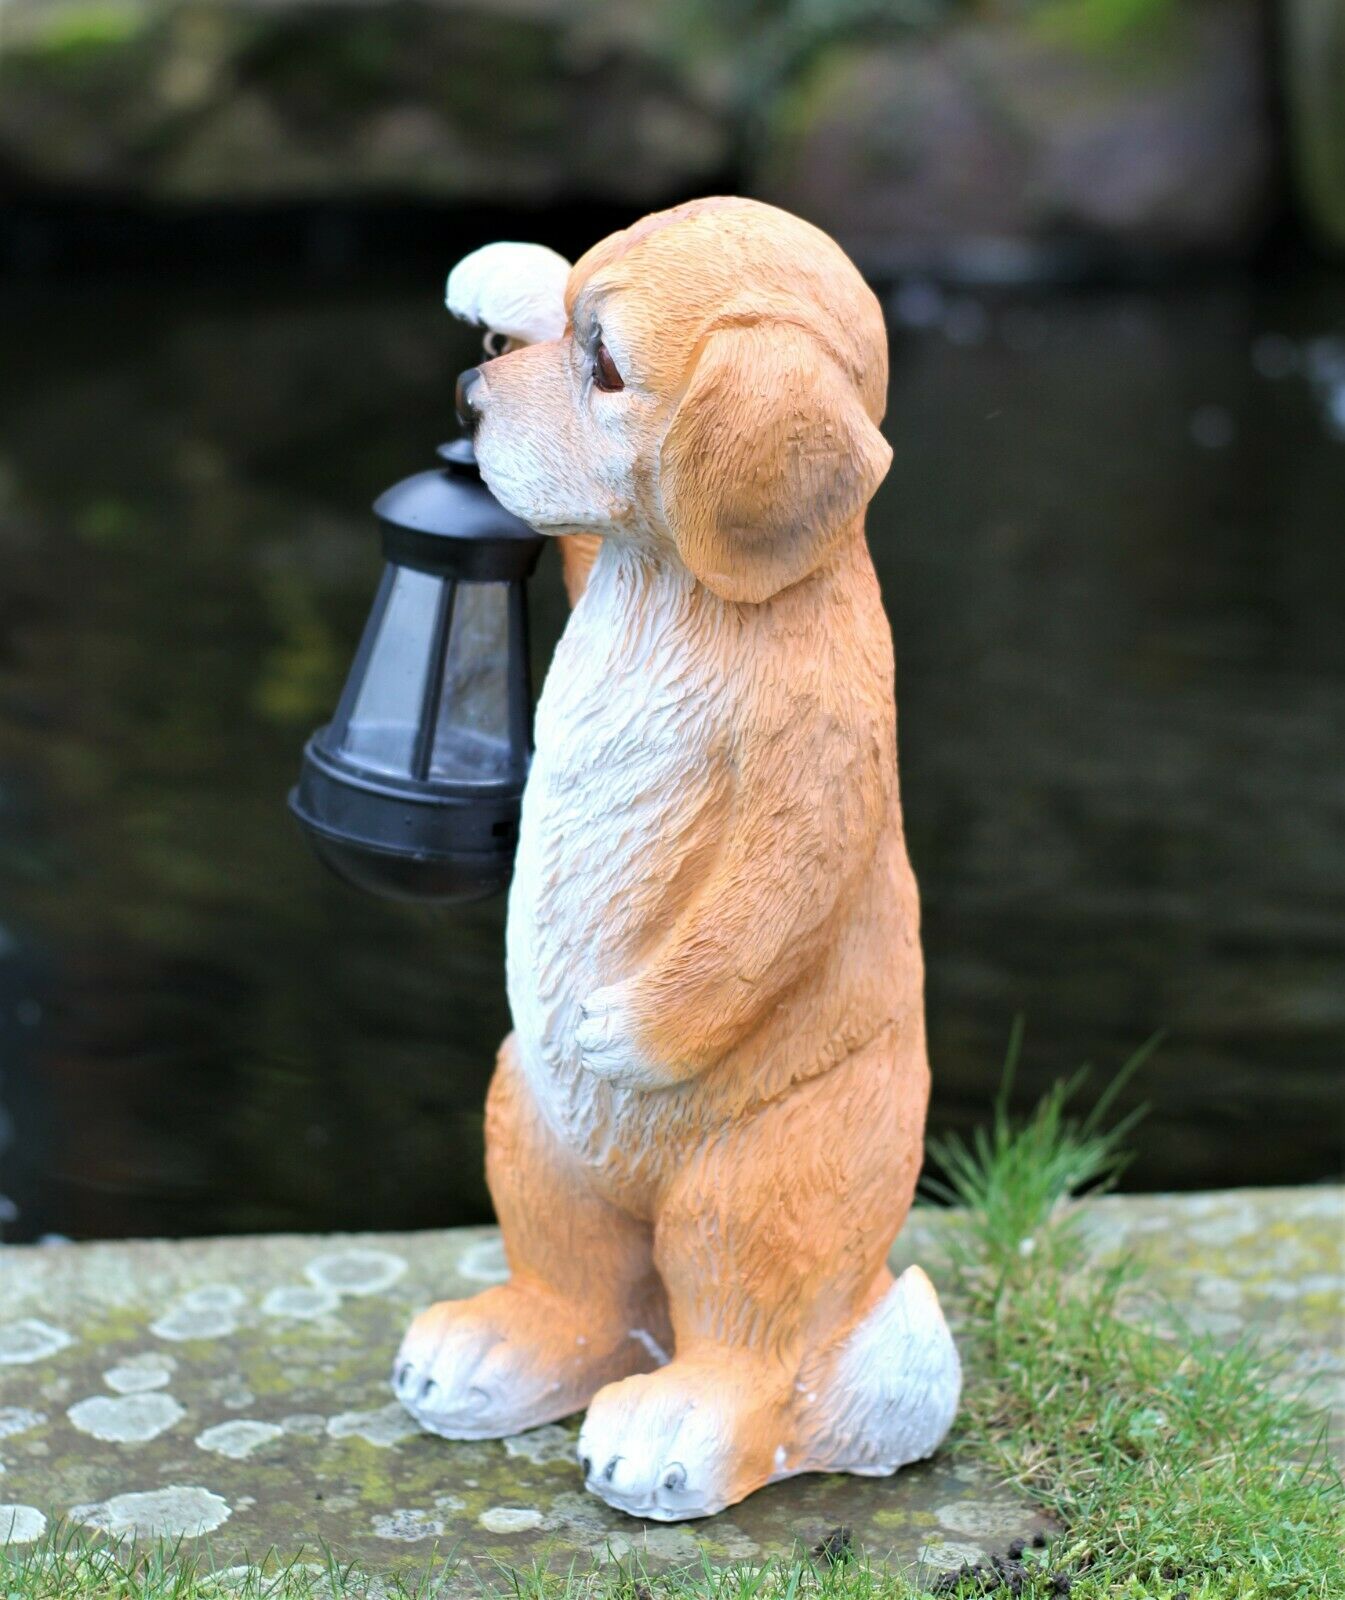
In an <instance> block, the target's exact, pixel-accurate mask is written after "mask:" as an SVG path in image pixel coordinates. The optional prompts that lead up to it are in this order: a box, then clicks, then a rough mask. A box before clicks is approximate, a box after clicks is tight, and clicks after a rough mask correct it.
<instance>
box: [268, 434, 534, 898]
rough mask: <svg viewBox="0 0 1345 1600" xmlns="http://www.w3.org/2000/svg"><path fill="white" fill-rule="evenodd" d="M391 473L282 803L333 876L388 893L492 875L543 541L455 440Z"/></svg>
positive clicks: (516, 789)
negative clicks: (350, 629)
mask: <svg viewBox="0 0 1345 1600" xmlns="http://www.w3.org/2000/svg"><path fill="white" fill-rule="evenodd" d="M439 456H440V459H441V461H442V463H443V464H442V466H440V467H439V468H438V469H434V470H431V471H429V472H419V473H416V474H415V476H413V477H410V478H406V479H404V480H403V481H402V482H401V483H398V484H395V485H394V486H393V487H392V488H391V489H389V490H388V491H387V492H386V493H385V494H383V495H382V496H380V498H379V499H378V500H377V501H376V503H375V505H374V515H375V516H376V517H377V518H378V520H379V522H380V524H381V527H382V539H383V555H384V558H385V563H386V564H385V566H384V568H383V576H382V580H381V581H380V583H379V586H378V594H377V597H376V598H375V600H374V606H373V610H372V611H371V613H370V615H369V620H368V622H367V623H366V624H365V628H364V635H363V637H362V639H361V640H360V646H359V649H358V651H357V652H356V655H355V661H354V664H353V666H352V667H351V669H350V676H349V677H348V678H347V680H346V685H345V688H344V690H343V691H342V694H341V699H340V703H339V704H338V706H337V708H336V713H335V715H334V716H333V717H332V720H331V721H330V722H329V723H328V724H327V726H326V727H324V728H319V729H318V731H317V732H316V733H315V734H313V736H312V738H310V739H309V741H308V743H307V745H306V746H305V747H304V756H303V766H302V768H301V770H300V775H299V782H298V784H297V786H296V787H295V788H294V789H293V791H292V792H291V794H290V809H291V810H292V811H293V812H294V815H295V816H296V817H297V818H298V820H299V822H300V823H301V824H302V826H303V828H304V831H305V832H306V833H307V835H308V838H309V840H310V841H311V842H312V845H313V847H314V849H315V850H316V852H317V854H318V856H319V857H320V858H321V859H322V860H323V861H324V862H325V863H326V864H327V866H329V867H331V868H332V869H333V871H335V872H336V873H337V874H339V876H341V877H342V878H344V879H346V880H347V882H349V883H352V884H355V885H357V886H358V887H359V888H361V889H368V890H370V891H372V892H373V893H375V894H379V895H383V896H386V897H390V898H393V899H398V900H411V901H418V902H422V903H425V902H429V903H440V904H442V903H446V902H451V901H460V900H475V899H479V898H481V897H483V896H485V895H489V894H493V893H495V892H496V891H497V890H500V889H503V888H505V886H506V885H507V884H508V882H509V876H510V873H511V871H512V869H513V859H514V848H515V845H516V844H517V842H518V817H519V806H520V802H521V800H522V795H523V783H524V779H525V778H526V777H527V772H528V762H529V760H530V759H531V756H532V683H531V675H530V671H529V665H528V611H527V598H526V594H525V585H526V581H527V578H528V575H529V574H530V573H531V572H532V570H533V568H534V566H535V565H536V563H537V557H538V555H539V553H540V552H541V548H542V545H543V544H544V543H545V540H544V539H543V538H542V537H541V535H539V534H537V533H535V532H534V531H533V530H532V529H531V528H530V527H528V526H527V524H526V523H524V522H521V521H519V519H518V518H517V517H515V516H512V515H511V514H510V513H509V512H507V511H506V510H505V509H504V507H503V506H501V505H500V503H499V501H498V500H496V499H495V497H494V496H493V495H492V494H491V492H490V490H489V489H487V488H486V486H485V484H484V483H482V481H481V475H480V472H479V470H478V468H477V465H476V457H475V455H474V453H473V451H472V445H471V441H470V440H468V439H459V440H456V441H455V442H454V443H452V444H447V445H443V446H441V447H440V450H439Z"/></svg>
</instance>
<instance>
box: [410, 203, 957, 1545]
mask: <svg viewBox="0 0 1345 1600" xmlns="http://www.w3.org/2000/svg"><path fill="white" fill-rule="evenodd" d="M470 260H471V258H469V262H470ZM458 270H459V271H461V270H462V269H461V268H460V269H458ZM475 270H476V269H475V268H474V269H473V271H475ZM456 276H457V274H456V273H455V277H456ZM468 276H469V277H470V276H471V274H470V273H469V274H468ZM492 292H494V291H492ZM532 292H533V291H532V290H529V289H527V288H526V287H525V286H521V285H517V284H516V285H514V286H513V287H512V288H511V289H510V290H509V291H508V293H507V294H506V292H505V291H504V290H501V291H499V294H500V296H501V298H505V299H507V298H509V297H510V296H512V297H513V298H514V299H517V298H518V297H520V296H523V297H524V298H526V296H527V295H528V294H530V293H532ZM483 303H484V295H483ZM563 314H564V316H565V319H566V320H565V330H564V332H563V334H562V335H561V336H560V337H550V338H548V339H546V340H544V341H543V342H540V343H535V344H530V345H528V346H527V347H526V348H518V349H515V350H514V351H512V352H511V353H510V354H508V355H505V356H503V357H501V358H500V359H499V360H496V361H493V362H491V363H490V364H489V365H488V366H487V368H486V369H485V371H484V373H483V376H482V378H481V379H480V381H479V382H478V384H477V387H476V389H475V391H474V394H473V399H474V402H477V403H478V404H479V409H480V413H481V420H480V424H479V428H478V434H477V453H478V457H479V459H480V461H481V465H482V470H483V473H484V474H485V477H486V480H487V482H488V483H489V484H490V485H491V487H492V488H493V489H494V490H495V492H496V494H497V495H498V496H499V497H500V499H501V500H502V501H503V502H504V503H505V505H507V506H508V507H509V508H510V509H511V510H512V511H514V512H516V513H517V514H518V515H520V516H522V517H525V518H526V519H527V520H528V521H530V522H532V523H533V524H534V526H537V527H539V528H541V529H543V530H544V531H546V532H549V533H554V534H559V535H567V536H582V537H583V538H584V539H585V540H586V541H587V542H586V544H585V545H584V546H582V547H581V546H577V545H576V546H575V547H574V549H573V554H572V556H571V559H570V560H569V561H568V562H567V581H568V582H569V583H570V587H571V593H572V595H578V600H577V604H576V605H575V609H574V612H573V614H572V616H571V618H570V622H569V625H568V627H567V628H566V631H565V634H564V637H563V638H562V640H561V642H560V645H559V647H558V649H557V652H556V657H555V660H554V662H553V664H552V667H551V670H550V673H549V674H548V677H547V681H546V686H545V689H544V692H543V694H542V697H541V701H540V704H539V706H538V714H537V752H536V757H535V760H534V763H533V767H532V771H531V774H530V776H529V779H528V786H527V791H526V794H525V797H524V804H523V822H522V832H521V839H520V844H519V852H518V861H517V867H516V871H515V877H514V883H513V888H512V891H511V894H510V902H509V929H508V975H509V996H510V1004H511V1007H512V1011H513V1017H514V1026H515V1032H514V1034H512V1035H511V1036H510V1038H509V1039H508V1040H507V1041H506V1042H505V1045H504V1047H503V1048H502V1050H501V1053H500V1060H499V1064H498V1068H497V1072H496V1076H495V1080H494V1083H493V1086H492V1089H491V1094H490V1101H489V1107H488V1119H487V1174H488V1177H489V1181H490V1185H491V1192H492V1195H493V1196H494V1199H495V1203H496V1207H497V1210H498V1213H499V1217H500V1223H501V1226H502V1228H503V1231H504V1239H505V1248H506V1252H507V1255H508V1259H509V1264H510V1269H511V1274H512V1275H511V1278H510V1281H509V1282H508V1283H507V1284H505V1285H502V1286H501V1287H499V1288H497V1289H492V1290H490V1291H488V1292H487V1293H486V1294H484V1295H480V1296H477V1297H476V1298H475V1299H472V1300H466V1301H445V1302H441V1303H440V1304H439V1305H436V1306H434V1307H432V1308H431V1309H430V1310H429V1311H427V1312H425V1313H423V1314H422V1315H421V1316H420V1317H418V1318H417V1319H416V1321H415V1322H414V1323H413V1325H412V1327H411V1329H410V1331H409V1332H408V1334H407V1336H406V1339H405V1341H404V1344H403V1347H402V1351H401V1354H400V1355H399V1357H398V1363H397V1367H396V1374H395V1382H396V1388H397V1393H398V1394H399V1395H400V1396H401V1398H402V1399H403V1401H404V1402H405V1404H406V1405H407V1406H408V1408H409V1409H410V1410H411V1412H412V1413H413V1415H415V1416H416V1417H417V1418H419V1419H420V1421H421V1422H422V1423H423V1424H424V1425H425V1426H426V1427H428V1428H431V1429H434V1430H435V1431H438V1432H441V1433H445V1434H448V1435H449V1436H451V1437H456V1438H475V1437H484V1436H491V1435H497V1434H501V1433H509V1432H516V1431H518V1430H521V1429H523V1428H527V1427H531V1426H534V1425H536V1424H538V1423H542V1422H546V1421H549V1420H552V1419H554V1418H556V1417H560V1416H564V1415H566V1414H568V1413H570V1412H573V1411H575V1410H578V1409H580V1408H581V1407H583V1406H585V1405H587V1406H588V1408H589V1409H588V1416H587V1418H586V1420H585V1422H584V1426H583V1430H582V1432H581V1435H580V1453H581V1457H582V1460H583V1467H584V1472H585V1476H586V1480H587V1483H588V1486H589V1488H590V1489H592V1490H593V1492H594V1493H596V1494H599V1495H601V1496H602V1498H603V1499H605V1500H607V1501H608V1502H609V1503H610V1504H612V1505H615V1506H619V1507H621V1508H622V1509H624V1510H627V1511H629V1512H631V1513H633V1514H635V1515H640V1516H646V1517H655V1518H664V1519H670V1518H680V1517H690V1516H701V1515H705V1514H707V1513H709V1512H713V1511H716V1510H718V1509H720V1508H721V1507H723V1506H725V1505H729V1504H732V1503H733V1502H734V1501H736V1500H739V1499H741V1498H742V1496H743V1495H745V1494H747V1493H749V1492H750V1491H751V1490H752V1489H754V1488H757V1487H759V1486H760V1485H761V1484H763V1483H766V1482H768V1481H770V1480H772V1479H774V1478H779V1477H783V1476H787V1475H789V1474H791V1473H796V1472H806V1471H812V1470H819V1469H832V1470H843V1471H852V1472H865V1473H878V1472H892V1471H895V1470H896V1469H897V1468H898V1467H900V1466H901V1465H903V1464H905V1463H906V1462H909V1461H912V1460H916V1459H919V1458H920V1457H922V1456H925V1455H928V1454H929V1453H930V1452H931V1451H932V1450H934V1449H935V1448H936V1447H937V1445H938V1443H939V1441H940V1440H941V1439H942V1437H943V1435H944V1433H945V1432H946V1430H947V1428H948V1426H949V1424H950V1422H951V1420H952V1415H953V1412H954V1410H955V1408H956V1403H957V1394H958V1387H959V1374H958V1364H957V1356H956V1352H955V1350H954V1348H953V1345H952V1341H951V1339H950V1338H949V1335H948V1331H947V1328H946V1326H945V1324H944V1321H943V1317H942V1314H941V1312H940V1310H939V1305H938V1300H937V1297H936V1295H935V1294H934V1291H933V1288H932V1286H931V1285H930V1284H929V1281H928V1279H927V1278H925V1276H924V1274H923V1273H920V1272H919V1270H918V1269H911V1271H909V1272H908V1273H906V1274H905V1275H904V1276H903V1277H902V1278H901V1280H900V1281H899V1282H896V1283H894V1282H893V1279H892V1276H891V1274H890V1272H889V1271H888V1269H887V1266H886V1258H887V1254H888V1250H889V1248H890V1246H891V1243H892V1240H893V1238H894V1237H895V1235H896V1233H897V1230H898V1229H899V1228H900V1226H901V1223H902V1221H903V1220H904V1218H905V1215H906V1212H907V1210H908V1208H909V1205H910V1201H911V1195H912V1192H913V1189H914V1185H915V1181H916V1176H917V1173H918V1171H919V1167H920V1162H921V1158H922V1148H923V1133H924V1119H925V1105H926V1099H927V1095H928V1081H929V1074H928V1066H927V1063H926V1057H925V1037H924V1020H923V999H922V987H923V973H922V963H921V955H920V943H919V933H918V924H919V906H918V900H917V895H916V888H915V883H914V879H913V877H912V875H911V871H910V867H909V864H908V862H907V857H906V849H905V843H904V839H903V834H902V823H901V809H900V803H899V799H898V791H897V775H896V726H895V709H894V705H893V661H892V646H891V637H890V633H889V630H888V625H887V621H886V618H885V616H884V613H883V609H882V604H881V600H880V597H879V593H878V584H877V580H876V577H875V575H874V571H873V566H872V562H871V561H870V558H869V554H868V549H867V546H866V544H865V541H864V531H863V512H864V507H865V505H866V504H867V502H868V500H869V498H870V496H871V495H872V493H873V491H874V489H875V488H876V486H877V484H878V482H879V481H880V480H881V478H882V475H883V473H884V471H885V470H886V467H887V464H888V460H889V451H888V448H887V446H886V444H885V443H884V442H883V440H882V438H881V435H880V434H879V433H878V430H877V424H878V422H879V420H880V419H881V416H882V410H883V404H884V396H885V392H886V383H887V354H886V349H887V347H886V339H885V335H884V329H883V323H882V316H881V313H880V311H879V308H878V305H877V302H876V300H875V299H874V297H873V295H872V294H871V293H870V292H869V290H868V289H867V288H866V287H865V285H864V283H863V281H862V280H861V279H860V277H859V275H858V273H856V271H855V270H854V268H853V266H852V265H851V264H850V262H849V261H848V260H847V259H846V257H845V256H844V255H843V254H842V252H841V251H840V250H839V249H838V248H837V246H836V245H835V244H834V243H833V242H832V241H831V240H830V239H828V238H827V237H826V236H825V235H824V234H822V233H820V232H818V230H816V229H815V228H812V227H810V226H809V225H808V224H806V223H804V222H801V221H799V220H798V219H797V218H794V217H790V216H788V215H786V214H785V213H783V212H780V211H777V210H775V209H773V208H771V207H768V206H763V205H760V204H757V203H755V202H751V201H745V200H735V199H727V198H720V199H712V200H704V201H697V202H693V203H692V204H690V205H687V206H682V207H678V208H677V209H675V210H673V211H669V212H663V213H659V214H658V215H655V216H652V217H647V218H645V219H644V220H643V221H642V222H640V223H638V224H636V226H635V227H633V228H630V229H628V230H626V231H625V232H624V233H619V234H616V235H614V236H613V237H612V238H610V239H607V240H605V241H604V242H603V243H602V244H600V245H598V246H596V247H595V248H594V249H593V250H591V251H590V252H589V253H588V254H587V255H586V256H585V257H584V258H583V259H582V260H581V261H579V262H578V264H577V265H576V266H575V267H574V268H573V270H572V271H571V272H570V274H569V278H568V282H567V285H566V289H565V304H564V310H563ZM599 339H601V340H602V342H603V343H604V344H605V345H606V347H607V349H608V351H609V352H610V354H611V357H612V359H613V361H614V362H615V365H616V367H617V368H618V369H619V371H620V374H621V377H622V379H623V382H624V387H623V388H621V389H619V390H615V391H612V390H609V389H604V388H603V387H601V386H600V385H598V384H595V382H594V357H595V351H596V346H597V342H598V340H599ZM595 540H600V541H601V542H600V544H597V545H596V546H595ZM595 548H596V561H595V562H593V565H592V570H591V573H588V574H587V581H586V582H585V567H586V564H587V561H588V560H589V559H590V558H591V556H592V553H593V551H594V549H595ZM669 1355H670V1356H671V1359H666V1358H667V1357H668V1356H669Z"/></svg>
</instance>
